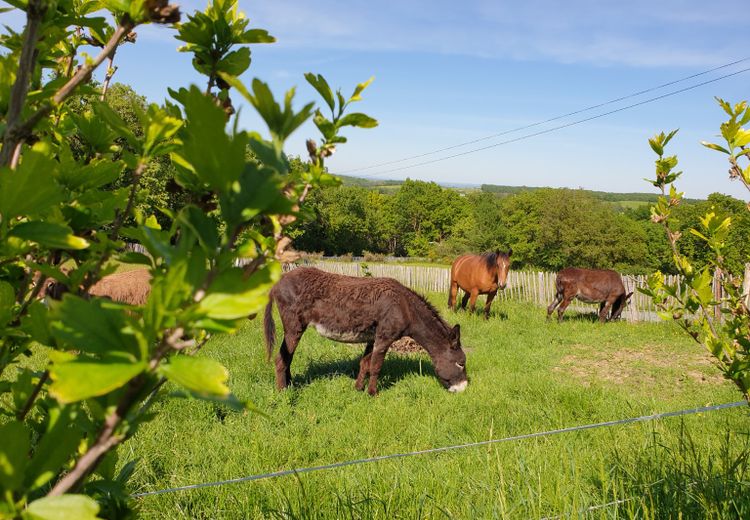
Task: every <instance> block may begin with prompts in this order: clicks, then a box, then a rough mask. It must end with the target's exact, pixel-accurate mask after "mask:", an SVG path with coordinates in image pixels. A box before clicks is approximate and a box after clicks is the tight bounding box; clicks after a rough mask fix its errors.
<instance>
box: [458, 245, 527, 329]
mask: <svg viewBox="0 0 750 520" xmlns="http://www.w3.org/2000/svg"><path fill="white" fill-rule="evenodd" d="M512 254H513V250H512V249H509V250H508V252H507V253H503V252H501V251H500V250H499V249H498V250H497V251H494V252H491V253H484V254H483V255H463V256H459V257H458V258H456V260H454V261H453V265H452V266H451V288H450V294H449V295H448V307H449V308H451V309H453V308H454V306H455V304H456V295H457V293H458V289H459V288H461V289H463V291H464V297H463V299H462V300H461V308H462V309H466V302H467V301H468V302H469V304H470V308H471V312H474V309H475V308H476V302H477V296H479V295H480V294H486V295H487V301H486V302H485V304H484V317H485V319H487V318H489V317H490V306H491V305H492V300H493V299H494V298H495V296H497V290H498V288H499V289H505V285H506V284H507V280H508V271H509V270H510V255H512Z"/></svg>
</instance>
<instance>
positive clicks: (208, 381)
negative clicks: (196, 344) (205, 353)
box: [159, 356, 229, 397]
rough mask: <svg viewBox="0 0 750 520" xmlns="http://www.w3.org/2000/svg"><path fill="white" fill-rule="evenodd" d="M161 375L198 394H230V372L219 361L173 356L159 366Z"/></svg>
mask: <svg viewBox="0 0 750 520" xmlns="http://www.w3.org/2000/svg"><path fill="white" fill-rule="evenodd" d="M159 372H160V373H161V375H163V376H164V377H166V378H167V379H169V380H170V381H172V382H174V383H177V384H178V385H180V386H183V387H184V388H186V389H187V390H190V391H191V392H194V393H196V394H198V395H201V394H208V395H214V396H222V397H223V396H226V395H229V388H228V387H227V386H226V384H225V383H226V382H227V379H229V372H228V371H227V369H226V368H224V366H222V364H221V363H219V362H218V361H214V360H212V359H208V358H196V357H191V356H173V357H172V358H171V359H170V360H169V363H168V364H166V365H162V366H161V367H159Z"/></svg>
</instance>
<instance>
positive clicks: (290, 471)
mask: <svg viewBox="0 0 750 520" xmlns="http://www.w3.org/2000/svg"><path fill="white" fill-rule="evenodd" d="M738 406H747V401H736V402H734V403H724V404H717V405H713V406H702V407H700V408H690V409H687V410H680V411H677V412H663V413H656V414H652V415H642V416H640V417H631V418H629V419H618V420H615V421H606V422H600V423H594V424H585V425H581V426H570V427H568V428H560V429H558V430H548V431H544V432H536V433H526V434H523V435H515V436H513V437H505V438H502V439H490V440H486V441H478V442H470V443H467V444H457V445H454V446H443V447H440V448H429V449H426V450H418V451H410V452H406V453H391V454H389V455H380V456H377V457H368V458H364V459H355V460H347V461H343V462H335V463H333V464H324V465H321V466H309V467H306V468H296V469H285V470H282V471H273V472H270V473H260V474H257V475H249V476H247V477H239V478H232V479H227V480H218V481H215V482H201V483H199V484H190V485H187V486H177V487H172V488H166V489H157V490H155V491H144V492H142V493H134V494H132V495H131V496H132V497H133V498H141V497H147V496H151V495H162V494H164V493H175V492H177V491H188V490H191V489H201V488H207V487H216V486H223V485H226V484H238V483H240V482H252V481H255V480H264V479H270V478H278V477H285V476H288V475H299V474H300V473H310V472H315V471H323V470H328V469H335V468H343V467H345V466H355V465H358V464H367V463H370V462H380V461H383V460H390V459H401V458H404V457H413V456H415V455H426V454H428V453H441V452H446V451H451V450H459V449H465V448H476V447H478V446H487V445H489V444H497V443H500V442H509V441H517V440H521V439H533V438H535V437H546V436H548V435H558V434H560V433H568V432H575V431H581V430H591V429H593V428H601V427H604V426H616V425H620V424H631V423H635V422H645V421H654V420H657V419H665V418H667V417H678V416H682V415H690V414H696V413H705V412H712V411H716V410H725V409H727V408H736V407H738Z"/></svg>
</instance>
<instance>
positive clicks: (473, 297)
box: [469, 289, 479, 314]
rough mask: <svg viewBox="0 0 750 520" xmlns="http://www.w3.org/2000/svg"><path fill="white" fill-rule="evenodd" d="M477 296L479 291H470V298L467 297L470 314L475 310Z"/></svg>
mask: <svg viewBox="0 0 750 520" xmlns="http://www.w3.org/2000/svg"><path fill="white" fill-rule="evenodd" d="M477 296H479V289H472V290H471V296H470V297H469V310H470V311H471V313H472V314H474V311H476V309H477Z"/></svg>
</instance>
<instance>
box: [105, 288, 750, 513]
mask: <svg viewBox="0 0 750 520" xmlns="http://www.w3.org/2000/svg"><path fill="white" fill-rule="evenodd" d="M430 299H431V300H432V301H433V303H435V305H436V306H437V307H438V309H439V310H440V311H441V313H442V314H443V316H444V317H446V318H447V320H448V321H449V322H451V323H456V322H458V323H460V324H461V327H462V343H463V344H464V346H465V350H466V352H467V370H468V374H469V378H470V383H469V386H468V388H467V390H466V391H465V392H464V393H462V394H450V393H449V392H447V391H445V390H444V389H443V388H442V387H441V385H440V384H439V382H438V381H437V379H436V378H435V377H434V375H433V371H432V365H431V363H430V360H429V357H428V356H427V355H426V354H399V353H394V352H391V353H389V354H388V356H387V357H386V361H385V364H384V367H383V371H382V372H381V379H380V386H379V390H380V393H379V395H378V396H377V397H375V398H371V397H369V396H368V395H366V394H365V393H359V392H356V391H355V390H354V388H353V384H354V379H353V378H354V374H355V368H356V366H357V362H358V358H359V356H360V355H361V353H362V347H361V346H358V345H357V346H352V345H344V344H338V343H333V342H331V341H329V340H325V339H323V338H321V337H319V336H318V335H317V333H316V332H315V331H310V330H308V331H307V332H306V333H305V335H304V337H303V338H302V341H301V344H300V346H299V348H298V350H297V355H296V358H295V360H294V363H293V365H292V374H293V377H294V386H293V388H291V389H289V390H286V391H284V392H277V391H276V390H275V389H274V383H273V368H272V366H271V365H270V364H269V363H267V362H266V360H265V353H264V348H263V339H262V332H261V327H260V325H261V324H260V322H259V320H255V321H251V322H248V323H247V324H246V326H244V327H243V328H242V329H241V331H240V332H239V333H238V334H237V335H235V336H231V337H230V336H223V337H216V338H214V339H213V340H211V341H210V342H209V343H208V344H207V345H206V346H205V347H204V349H203V351H202V352H201V354H200V355H204V356H210V357H213V358H216V359H218V360H220V361H221V362H222V363H224V364H225V365H226V366H227V367H228V368H229V370H230V372H231V380H230V384H231V387H232V389H233V391H234V392H235V393H236V394H237V395H238V396H239V397H241V398H243V399H249V400H251V401H252V402H253V403H255V405H256V406H257V407H258V408H259V409H260V410H261V411H262V412H263V413H264V414H265V416H264V415H259V414H256V413H251V412H248V413H235V412H232V411H229V410H227V409H225V408H223V407H222V406H220V405H215V404H211V403H206V402H200V401H195V400H183V399H166V398H164V397H163V396H162V397H160V398H159V402H158V403H157V404H156V408H157V411H158V412H159V414H158V416H157V417H156V419H155V420H154V421H153V422H151V423H149V424H147V425H145V426H144V427H143V428H142V429H141V430H140V431H139V432H138V433H137V434H136V435H135V437H134V438H133V439H132V440H131V441H129V442H127V443H126V444H125V445H124V446H123V447H122V448H121V449H120V452H119V453H120V460H121V463H126V462H127V461H129V460H133V459H139V463H138V465H137V469H136V472H135V475H134V480H133V481H132V484H133V489H132V490H133V492H147V491H152V490H156V489H161V488H168V487H173V486H181V485H186V484H193V483H199V482H206V481H215V480H222V479H228V478H236V477H242V476H245V475H251V474H256V473H264V472H269V471H276V470H282V469H290V468H300V467H305V466H311V465H318V464H328V463H333V462H337V461H344V460H348V459H357V458H363V457H369V456H376V455H384V454H390V453H397V452H405V451H412V450H420V449H426V448H432V447H438V446H446V445H454V444H461V443H469V442H474V441H481V440H486V439H493V438H502V437H507V436H513V435H519V434H524V433H531V432H537V431H544V430H551V429H556V428H561V427H567V426H573V425H580V424H587V423H593V422H600V421H607V420H613V419H620V418H626V417H634V416H639V415H643V414H650V413H656V412H665V411H672V410H681V409H685V408H693V407H697V406H703V405H707V404H719V403H724V402H731V401H737V400H739V394H738V393H737V392H736V391H735V390H734V387H733V386H732V385H731V384H730V383H729V382H727V381H725V380H723V379H722V378H721V377H720V376H719V375H718V371H717V370H716V369H715V368H714V367H713V366H712V365H711V363H710V361H709V358H708V356H707V355H706V354H704V353H703V352H702V350H701V347H700V346H698V345H697V344H695V343H693V342H692V341H691V340H689V339H688V338H687V337H686V336H685V335H684V334H683V333H682V332H681V331H680V330H678V329H677V328H676V327H675V326H674V325H673V324H671V323H642V324H628V323H624V322H617V323H609V324H604V325H602V324H599V323H596V322H594V321H593V320H592V319H591V317H592V316H591V315H581V314H576V313H571V314H570V316H566V320H565V321H564V322H563V323H562V324H558V323H556V322H554V321H552V322H546V321H545V319H544V312H543V310H542V309H540V308H538V307H534V306H531V305H528V304H521V303H514V302H503V303H502V304H499V305H497V304H496V306H495V308H494V309H493V316H492V318H491V319H490V320H489V321H484V320H483V319H482V318H481V317H480V316H478V315H469V314H467V313H457V314H453V313H450V312H449V311H448V310H447V309H446V307H445V302H444V299H445V297H444V295H437V294H435V295H431V298H430ZM592 310H593V306H592ZM277 325H280V324H278V318H277ZM169 391H170V389H169V388H165V390H164V392H165V393H168V392H169ZM747 433H748V411H747V409H746V408H744V407H742V408H734V409H731V410H723V411H718V412H711V413H706V414H700V415H690V416H686V417H684V418H670V419H664V420H661V421H655V422H646V423H636V424H631V425H626V426H615V427H611V428H600V429H595V430H588V431H580V432H574V433H564V434H560V435H555V436H549V437H543V438H536V439H527V440H520V441H515V442H508V443H500V444H493V445H488V446H483V447H478V448H468V449H463V450H456V451H450V452H443V453H440V454H430V455H423V456H416V457H410V458H402V459H395V460H388V461H383V462H376V463H371V464H365V465H358V466H351V467H344V468H338V469H332V470H327V471H320V472H315V473H306V474H299V475H292V476H287V477H281V478H276V479H268V480H260V481H256V482H249V483H239V484H229V485H226V486H221V487H209V488H203V489H198V490H189V491H179V492H176V493H170V494H163V495H153V496H146V497H142V498H139V499H137V507H138V510H139V512H140V514H141V515H142V516H143V517H144V518H280V519H281V518H284V519H296V518H300V519H302V518H304V519H322V518H352V519H354V518H363V519H376V518H378V519H380V518H382V519H386V518H387V519H390V518H409V519H412V518H569V517H574V518H578V517H582V518H678V517H683V518H743V517H744V518H747V517H748V515H750V494H748V493H747V491H748V484H747V482H748V480H750V474H749V473H748V467H747V454H748V452H749V451H748V436H747ZM613 502H618V503H614V504H612V503H613ZM603 504H610V505H606V506H603V507H596V508H594V509H589V508H591V507H592V506H600V505H603Z"/></svg>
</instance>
